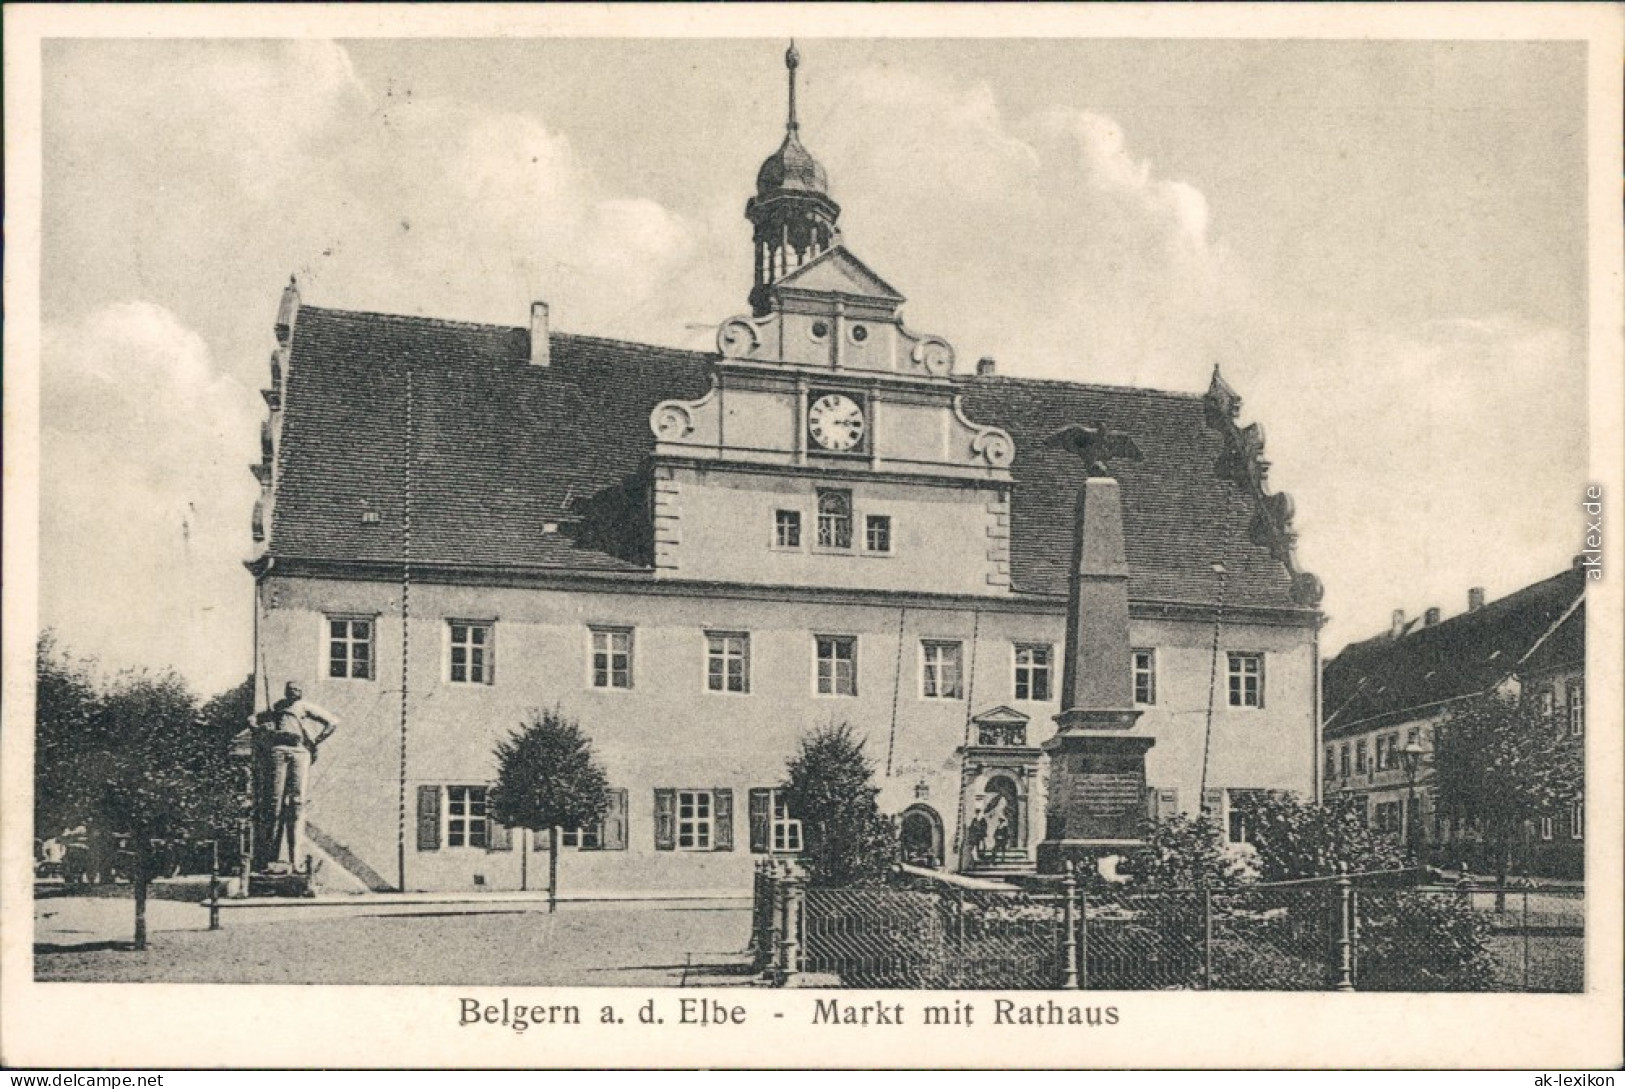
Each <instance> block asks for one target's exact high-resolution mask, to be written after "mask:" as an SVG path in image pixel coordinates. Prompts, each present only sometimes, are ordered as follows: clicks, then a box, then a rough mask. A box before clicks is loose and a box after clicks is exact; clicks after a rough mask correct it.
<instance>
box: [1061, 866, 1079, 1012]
mask: <svg viewBox="0 0 1625 1089" xmlns="http://www.w3.org/2000/svg"><path fill="white" fill-rule="evenodd" d="M1077 906H1078V879H1077V878H1076V877H1073V876H1072V871H1071V870H1068V871H1067V872H1066V876H1065V877H1062V878H1061V989H1062V990H1064V991H1075V990H1077V989H1078V918H1077Z"/></svg>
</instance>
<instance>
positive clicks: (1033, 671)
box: [1015, 643, 1054, 703]
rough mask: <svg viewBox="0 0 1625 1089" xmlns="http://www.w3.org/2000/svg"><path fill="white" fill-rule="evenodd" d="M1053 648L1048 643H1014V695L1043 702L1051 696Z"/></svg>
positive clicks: (1018, 697)
mask: <svg viewBox="0 0 1625 1089" xmlns="http://www.w3.org/2000/svg"><path fill="white" fill-rule="evenodd" d="M1053 662H1054V648H1052V647H1051V646H1050V645H1049V644H1048V643H1017V644H1016V676H1015V695H1016V699H1018V700H1033V701H1034V702H1037V703H1043V702H1046V701H1048V700H1049V699H1050V698H1051V691H1052V689H1053V685H1052V683H1051V678H1052V675H1053V673H1052V671H1053V668H1054V666H1053Z"/></svg>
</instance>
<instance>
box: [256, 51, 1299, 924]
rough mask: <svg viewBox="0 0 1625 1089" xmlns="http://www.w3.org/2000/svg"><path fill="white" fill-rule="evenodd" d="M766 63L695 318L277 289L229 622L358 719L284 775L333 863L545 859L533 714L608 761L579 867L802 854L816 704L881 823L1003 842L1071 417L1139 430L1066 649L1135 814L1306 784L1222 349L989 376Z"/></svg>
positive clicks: (735, 882) (1022, 819) (1051, 699)
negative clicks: (1117, 555)
mask: <svg viewBox="0 0 1625 1089" xmlns="http://www.w3.org/2000/svg"><path fill="white" fill-rule="evenodd" d="M786 61H787V64H788V67H789V82H790V115H789V121H788V124H787V127H786V134H785V138H784V142H783V144H782V145H781V147H780V148H779V149H778V150H777V151H776V152H774V153H773V155H771V156H769V158H768V159H767V161H766V162H764V163H763V165H762V168H761V170H760V172H759V174H758V176H757V179H756V192H755V195H754V196H753V197H752V198H751V199H750V200H749V202H748V203H747V205H746V217H747V219H748V220H749V222H750V224H751V227H752V230H753V238H754V268H753V281H752V287H751V290H750V292H749V295H748V299H747V300H746V302H747V304H748V313H744V314H742V315H740V316H738V317H733V318H728V319H726V320H724V321H722V322H721V323H720V324H719V327H718V334H717V343H716V351H715V352H710V353H702V352H691V351H679V350H674V349H671V348H663V347H656V346H652V345H644V344H633V343H625V342H620V341H612V340H605V339H600V338H597V337H592V336H584V335H577V334H570V333H563V332H559V331H556V330H555V329H554V328H552V324H551V321H552V317H553V316H552V315H551V314H550V313H549V311H548V308H547V307H546V306H545V305H544V304H541V303H537V304H535V305H534V307H533V308H532V313H531V315H530V322H529V324H528V326H522V327H512V328H510V327H504V326H491V325H474V324H464V323H457V322H449V321H436V320H430V319H424V318H413V317H397V316H391V315H384V314H373V313H356V312H350V311H344V310H337V309H328V308H323V307H318V306H314V305H309V304H307V303H306V302H305V301H304V300H302V299H301V297H300V295H299V292H298V290H297V287H296V286H294V285H291V284H290V286H289V288H288V289H287V290H286V291H285V292H284V295H283V299H282V304H281V307H280V309H279V311H278V317H277V321H276V327H275V333H276V338H277V347H276V350H275V352H274V354H273V357H272V365H271V385H270V388H268V389H267V391H266V400H267V404H268V406H269V409H270V412H269V418H268V420H267V423H266V425H265V429H264V434H263V459H262V461H261V462H260V464H258V465H256V466H255V473H256V475H257V476H258V478H259V480H260V482H261V487H262V494H261V498H260V500H259V503H258V504H257V506H256V509H255V512H254V523H253V524H254V535H255V540H256V547H257V554H256V556H255V558H254V559H253V560H252V561H251V562H250V568H251V570H252V572H253V574H254V578H255V585H256V595H257V609H256V651H257V654H258V661H259V662H260V663H261V665H260V668H261V669H262V670H263V671H264V672H265V674H266V675H267V677H269V679H270V681H271V683H273V684H276V685H280V684H281V683H282V682H283V681H284V680H287V679H297V680H300V681H302V682H303V683H304V686H305V692H306V694H307V696H308V697H309V698H311V699H313V700H316V701H318V702H319V703H320V704H322V705H323V706H324V707H327V708H330V709H331V710H333V711H334V712H335V713H337V714H338V715H340V716H341V717H342V718H343V719H344V728H343V731H342V732H341V733H340V734H339V735H338V737H337V738H336V739H335V741H334V742H333V743H331V744H329V745H328V746H327V747H326V748H324V750H323V754H322V759H321V762H320V763H319V764H318V765H317V766H316V767H315V768H314V769H313V771H312V782H311V786H310V791H311V794H310V798H311V805H310V808H309V811H308V825H309V831H310V835H311V838H312V840H313V841H314V843H315V845H316V846H317V847H318V848H319V849H320V851H321V852H322V853H323V854H325V855H326V862H327V863H329V865H328V867H327V868H326V869H325V870H324V874H325V875H326V876H327V878H328V881H329V883H330V884H342V883H343V882H345V881H352V880H353V882H354V883H355V884H357V885H365V886H369V887H372V888H377V889H385V888H402V889H466V888H470V887H473V886H483V887H486V888H493V889H513V888H519V887H521V886H522V885H523V884H524V883H526V882H527V881H528V882H529V883H531V884H532V886H534V885H536V884H537V883H538V879H537V876H536V875H538V874H539V873H541V872H543V871H542V870H541V869H540V867H541V866H545V855H542V854H540V851H542V850H544V849H545V847H546V842H545V837H531V836H529V835H528V834H525V833H522V832H513V831H510V830H508V829H504V828H501V827H498V826H495V825H494V824H493V823H492V822H491V821H490V820H489V819H488V817H487V816H486V813H485V797H486V790H487V786H488V784H489V782H490V780H491V778H492V776H493V775H494V771H495V761H494V757H493V755H492V753H493V748H494V746H495V744H496V742H497V741H498V740H499V739H500V738H502V737H504V736H506V735H507V734H508V733H509V732H510V731H511V730H512V729H513V728H514V727H515V726H516V725H517V724H518V723H519V722H521V721H522V719H524V718H525V717H526V716H527V714H528V713H529V712H530V711H531V710H532V709H535V708H539V707H558V708H560V709H561V710H562V711H563V712H564V713H565V714H566V715H568V716H570V717H572V718H574V719H576V720H578V721H579V722H580V723H581V725H582V727H583V729H584V730H585V731H586V733H587V734H588V735H589V736H590V737H591V738H592V740H593V743H594V746H595V749H596V751H597V753H598V756H599V759H600V760H601V762H602V763H603V764H604V766H605V769H606V771H607V773H608V776H609V779H610V782H611V785H612V787H613V791H612V796H613V805H612V808H611V811H610V813H609V814H608V816H607V818H606V819H605V821H604V822H603V823H602V824H601V825H599V826H597V827H593V828H580V829H571V830H568V831H567V832H566V835H565V839H564V845H563V848H562V849H563V850H564V851H567V852H569V853H570V855H571V857H570V859H569V860H568V861H567V862H566V863H565V873H566V875H567V884H568V887H569V888H570V889H572V890H576V891H582V892H585V891H587V890H596V891H635V890H649V889H660V890H668V891H676V890H695V891H701V890H703V891H715V890H729V891H736V892H737V891H738V890H741V889H743V888H745V887H747V883H748V881H749V875H750V871H751V866H752V863H753V862H754V861H755V860H757V859H759V858H763V857H767V856H770V855H774V854H793V853H794V852H795V851H796V850H797V849H799V847H800V844H801V828H800V826H799V824H798V823H797V819H796V815H795V814H794V813H790V812H787V811H786V809H785V807H784V806H783V804H782V803H781V802H780V800H779V799H778V797H777V796H776V794H775V788H776V786H777V785H778V783H779V782H780V781H781V779H782V777H783V774H784V768H785V763H786V760H787V759H788V758H789V757H790V756H791V755H792V754H793V752H794V750H795V747H796V743H797V740H798V738H799V737H800V736H801V735H802V734H803V733H804V732H805V731H807V730H808V729H811V728H814V727H818V726H821V725H824V724H827V723H833V722H842V721H844V722H849V723H851V724H852V725H853V726H854V727H856V728H858V729H859V730H861V731H862V732H863V734H864V736H865V737H866V738H867V742H866V745H867V753H868V755H869V757H870V758H871V760H872V761H873V762H874V764H875V767H876V778H877V782H878V783H879V785H880V787H881V793H880V802H881V805H882V806H883V807H884V808H885V809H887V810H888V811H889V812H891V813H893V814H895V815H896V817H897V819H898V821H899V824H900V827H901V830H902V835H903V839H904V843H905V851H906V852H907V853H908V855H909V857H911V858H912V859H915V860H918V861H923V862H927V863H928V864H932V865H937V866H942V867H945V868H949V869H959V870H980V871H993V872H998V871H1001V870H1002V871H1008V870H1012V869H1013V870H1021V869H1027V868H1031V866H1032V865H1033V863H1034V858H1035V849H1036V846H1037V844H1038V842H1039V841H1040V840H1042V839H1043V838H1044V813H1045V804H1044V783H1045V766H1046V761H1047V759H1048V758H1047V757H1046V755H1045V753H1044V751H1043V749H1042V748H1041V745H1042V743H1043V742H1044V741H1045V740H1047V739H1049V738H1050V737H1051V735H1053V734H1054V732H1055V727H1054V724H1053V721H1052V720H1053V718H1054V716H1055V715H1056V714H1057V713H1058V712H1059V711H1060V710H1062V708H1061V707H1060V704H1059V700H1060V695H1061V687H1062V674H1063V655H1064V652H1065V647H1066V634H1067V633H1066V630H1065V626H1066V623H1065V622H1066V612H1067V602H1068V583H1069V578H1070V577H1071V573H1072V571H1073V569H1074V568H1073V546H1074V540H1073V534H1074V530H1075V520H1074V513H1073V499H1074V496H1075V495H1076V494H1077V490H1078V486H1079V484H1080V482H1081V479H1082V476H1083V471H1084V467H1083V465H1082V464H1081V463H1080V462H1079V460H1078V458H1077V457H1075V456H1073V455H1071V454H1069V453H1068V452H1067V451H1066V450H1064V449H1060V448H1058V447H1057V446H1056V445H1054V444H1052V443H1051V439H1052V438H1053V437H1054V436H1056V435H1057V434H1058V433H1060V432H1062V431H1063V429H1066V428H1069V427H1072V426H1074V425H1084V426H1088V427H1096V428H1108V429H1111V430H1112V431H1114V432H1120V433H1123V434H1124V435H1126V436H1128V437H1129V438H1130V439H1131V440H1132V443H1133V445H1134V446H1135V447H1137V449H1138V451H1139V453H1140V455H1141V456H1140V459H1139V460H1137V461H1125V462H1123V463H1121V465H1118V464H1115V463H1114V465H1113V471H1114V473H1115V474H1116V478H1117V480H1118V481H1119V483H1120V485H1121V493H1122V522H1123V536H1124V548H1125V551H1126V558H1127V568H1128V580H1127V586H1128V596H1129V618H1130V624H1129V629H1130V630H1129V639H1128V642H1127V644H1126V645H1124V646H1122V647H1120V648H1114V649H1112V650H1110V651H1109V652H1108V653H1107V654H1106V657H1107V659H1108V660H1104V661H1100V662H1097V663H1094V664H1093V665H1092V666H1090V667H1089V668H1098V669H1114V670H1115V669H1120V670H1123V671H1124V675H1125V676H1131V677H1132V690H1133V693H1134V699H1135V701H1136V705H1137V706H1136V709H1137V710H1139V711H1140V712H1141V714H1140V716H1139V718H1138V720H1137V721H1136V722H1135V724H1134V725H1133V727H1132V732H1133V733H1134V734H1136V735H1139V736H1143V737H1146V738H1149V739H1152V740H1153V742H1154V743H1153V744H1152V747H1151V748H1150V750H1149V752H1148V754H1147V756H1146V785H1145V798H1144V806H1145V811H1146V813H1147V815H1149V816H1152V817H1155V816H1158V815H1163V814H1168V813H1173V812H1181V811H1195V810H1197V809H1199V808H1205V809H1209V810H1211V811H1213V812H1215V813H1222V812H1223V811H1224V809H1225V808H1226V806H1227V805H1228V802H1229V799H1231V798H1233V797H1235V796H1236V795H1237V794H1238V793H1239V792H1245V791H1255V790H1286V791H1293V792H1296V793H1298V794H1300V795H1303V796H1308V797H1313V796H1315V795H1316V793H1317V791H1318V783H1317V774H1318V770H1319V760H1318V754H1319V751H1320V746H1319V740H1318V734H1317V686H1318V678H1319V673H1320V663H1319V659H1318V650H1317V633H1318V630H1319V626H1320V623H1321V615H1320V613H1319V611H1318V606H1319V601H1320V587H1319V584H1318V582H1317V580H1316V579H1315V578H1314V576H1312V575H1310V574H1308V573H1306V572H1303V571H1300V570H1299V569H1298V568H1297V567H1296V565H1295V561H1294V558H1293V539H1294V538H1293V531H1292V526H1291V520H1292V508H1291V502H1290V500H1289V499H1288V497H1286V496H1285V495H1280V494H1272V493H1271V492H1270V491H1269V489H1268V483H1267V470H1268V463H1267V462H1265V461H1264V460H1263V458H1262V454H1263V438H1262V432H1261V430H1260V428H1259V427H1258V426H1257V425H1256V424H1254V425H1250V426H1242V425H1241V424H1240V423H1239V422H1238V417H1239V412H1240V406H1241V400H1240V398H1239V397H1238V396H1237V395H1236V393H1235V392H1234V391H1233V390H1232V389H1230V387H1229V386H1227V385H1226V384H1225V382H1224V380H1223V379H1222V378H1221V377H1220V376H1219V374H1218V372H1217V371H1216V370H1215V371H1214V372H1213V374H1212V376H1211V383H1210V385H1209V386H1208V388H1207V391H1206V392H1205V393H1170V392H1163V391H1157V390H1146V389H1134V388H1128V387H1121V386H1109V385H1090V384H1081V383H1070V382H1056V381H1037V380H1029V379H1022V378H1015V377H1007V376H1003V375H1000V374H997V373H995V368H994V367H993V366H992V364H991V363H990V362H984V363H982V364H978V365H976V366H975V367H974V368H967V367H964V366H962V365H961V363H960V361H959V360H957V359H956V356H955V353H954V350H953V348H952V346H951V345H949V344H948V343H947V342H946V341H945V340H943V339H942V338H940V337H935V336H931V335H928V334H922V333H918V332H915V331H913V330H910V329H909V328H908V327H907V325H906V324H905V323H904V321H903V316H902V313H903V304H904V298H903V295H902V294H901V292H900V291H899V290H898V289H897V288H895V287H893V286H892V285H891V284H890V283H889V282H888V281H887V280H885V279H883V278H882V277H881V275H880V274H879V273H878V272H876V271H875V270H873V269H871V268H870V267H869V266H868V265H866V264H865V263H864V262H863V261H862V260H861V259H860V258H859V257H858V256H857V254H856V253H855V252H854V250H853V249H852V248H850V247H849V245H848V242H847V240H846V239H845V238H844V237H843V236H842V234H841V232H840V229H839V216H840V207H839V205H837V204H836V202H835V201H834V200H833V199H832V197H831V195H830V190H829V184H828V179H827V177H826V175H825V172H824V170H823V168H822V167H821V166H820V165H819V164H818V163H817V161H816V160H815V159H814V158H813V157H812V155H811V154H810V153H809V152H808V151H807V150H806V149H805V147H804V146H803V145H802V143H801V137H800V130H799V126H798V123H797V120H796V115H795V80H796V66H797V64H798V61H799V58H798V57H797V55H796V53H795V52H794V50H793V49H792V51H791V52H790V53H789V54H787V57H786ZM1194 366H1195V365H1194V363H1193V377H1194V376H1195V374H1196V373H1197V372H1196V371H1195V370H1194ZM989 818H992V820H990V819H989ZM973 828H975V829H977V830H978V834H977V835H972V833H971V830H972V829H973ZM533 839H534V840H536V842H532V840H533ZM538 859H540V860H541V861H540V862H538V861H537V860H538Z"/></svg>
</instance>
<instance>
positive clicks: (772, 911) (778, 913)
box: [762, 868, 784, 983]
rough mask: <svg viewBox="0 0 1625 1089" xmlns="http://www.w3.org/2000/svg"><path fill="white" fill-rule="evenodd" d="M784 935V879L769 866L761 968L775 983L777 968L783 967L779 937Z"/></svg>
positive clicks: (782, 954) (776, 980) (782, 951)
mask: <svg viewBox="0 0 1625 1089" xmlns="http://www.w3.org/2000/svg"><path fill="white" fill-rule="evenodd" d="M783 935H784V880H783V878H781V877H780V876H779V875H778V874H777V873H775V872H774V871H773V870H772V869H771V868H770V869H769V870H768V872H767V944H766V946H765V947H764V948H763V950H762V965H763V970H764V971H765V972H766V973H767V975H768V977H769V978H770V979H772V980H773V981H774V982H775V983H777V982H778V978H779V970H780V969H781V968H783V967H784V962H783V960H782V958H783V956H784V950H783V949H782V948H781V947H780V943H779V939H780V938H781V937H782V936H783Z"/></svg>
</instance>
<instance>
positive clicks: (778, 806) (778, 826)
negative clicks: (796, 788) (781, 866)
mask: <svg viewBox="0 0 1625 1089" xmlns="http://www.w3.org/2000/svg"><path fill="white" fill-rule="evenodd" d="M750 849H751V852H752V853H754V854H759V855H760V854H768V853H772V854H799V853H800V851H801V822H800V821H799V820H797V819H796V818H794V817H792V816H791V815H790V806H789V804H788V803H787V802H786V801H785V800H784V794H783V793H782V792H780V791H777V790H773V789H772V788H770V787H752V788H751V792H750Z"/></svg>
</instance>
